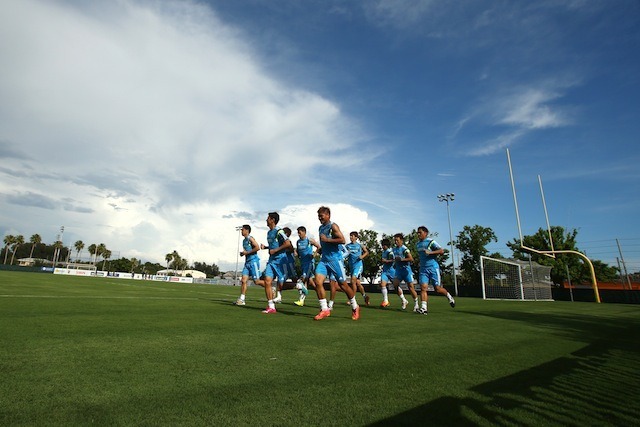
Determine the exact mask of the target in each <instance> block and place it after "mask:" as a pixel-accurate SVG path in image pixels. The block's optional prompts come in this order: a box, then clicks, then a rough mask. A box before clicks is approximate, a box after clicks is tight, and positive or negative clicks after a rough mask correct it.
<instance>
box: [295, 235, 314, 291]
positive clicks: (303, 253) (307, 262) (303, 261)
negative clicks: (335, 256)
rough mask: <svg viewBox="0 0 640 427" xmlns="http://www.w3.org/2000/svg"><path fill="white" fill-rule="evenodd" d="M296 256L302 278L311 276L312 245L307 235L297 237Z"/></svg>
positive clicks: (312, 268)
mask: <svg viewBox="0 0 640 427" xmlns="http://www.w3.org/2000/svg"><path fill="white" fill-rule="evenodd" d="M296 249H297V251H298V257H299V258H300V267H301V268H302V279H303V280H304V279H306V278H307V277H310V276H312V274H313V270H314V266H313V245H312V244H311V241H310V240H309V238H308V237H305V238H304V239H298V242H297V243H296Z"/></svg>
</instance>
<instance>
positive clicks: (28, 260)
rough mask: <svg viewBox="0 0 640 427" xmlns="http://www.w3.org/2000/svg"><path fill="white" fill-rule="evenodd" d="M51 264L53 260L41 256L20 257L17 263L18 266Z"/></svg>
mask: <svg viewBox="0 0 640 427" xmlns="http://www.w3.org/2000/svg"><path fill="white" fill-rule="evenodd" d="M36 264H37V265H53V261H49V260H48V259H43V258H20V259H18V265H19V266H20V267H33V266H34V265H36Z"/></svg>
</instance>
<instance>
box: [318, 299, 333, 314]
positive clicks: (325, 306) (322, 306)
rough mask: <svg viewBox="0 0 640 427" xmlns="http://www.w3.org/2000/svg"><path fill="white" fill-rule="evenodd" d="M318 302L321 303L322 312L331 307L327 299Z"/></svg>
mask: <svg viewBox="0 0 640 427" xmlns="http://www.w3.org/2000/svg"><path fill="white" fill-rule="evenodd" d="M318 302H319V303H320V311H325V310H329V307H328V306H327V299H326V298H322V299H321V300H318ZM332 302H333V301H332Z"/></svg>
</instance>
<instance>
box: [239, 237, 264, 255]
mask: <svg viewBox="0 0 640 427" xmlns="http://www.w3.org/2000/svg"><path fill="white" fill-rule="evenodd" d="M249 243H251V250H250V251H242V252H240V255H242V256H247V255H253V254H257V253H258V251H259V250H260V245H259V244H258V242H256V239H254V238H253V237H249Z"/></svg>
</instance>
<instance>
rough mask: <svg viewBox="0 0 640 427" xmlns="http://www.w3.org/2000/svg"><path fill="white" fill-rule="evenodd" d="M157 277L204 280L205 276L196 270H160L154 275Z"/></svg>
mask: <svg viewBox="0 0 640 427" xmlns="http://www.w3.org/2000/svg"><path fill="white" fill-rule="evenodd" d="M156 274H157V275H158V276H181V277H189V276H191V277H193V278H194V279H206V278H207V275H206V274H205V273H203V272H202V271H198V270H172V269H168V270H160V271H158V272H157V273H156Z"/></svg>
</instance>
